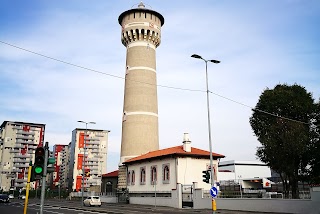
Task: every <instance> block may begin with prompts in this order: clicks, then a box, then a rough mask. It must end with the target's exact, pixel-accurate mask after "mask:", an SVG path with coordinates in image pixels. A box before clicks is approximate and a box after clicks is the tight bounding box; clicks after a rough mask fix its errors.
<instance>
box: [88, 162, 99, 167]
mask: <svg viewBox="0 0 320 214" xmlns="http://www.w3.org/2000/svg"><path fill="white" fill-rule="evenodd" d="M85 166H98V163H93V162H87V163H85Z"/></svg>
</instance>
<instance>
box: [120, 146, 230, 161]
mask: <svg viewBox="0 0 320 214" xmlns="http://www.w3.org/2000/svg"><path fill="white" fill-rule="evenodd" d="M170 155H175V156H189V157H190V156H193V157H195V156H196V157H206V158H209V157H210V152H208V151H205V150H202V149H197V148H193V147H191V152H186V151H184V150H183V145H182V146H175V147H170V148H167V149H161V150H157V151H152V152H148V153H146V154H143V155H140V156H138V157H135V158H131V159H129V160H126V161H125V162H123V163H124V164H126V163H132V162H136V161H142V160H147V159H154V158H158V157H164V156H170ZM212 157H213V159H217V158H224V157H225V156H224V155H221V154H218V153H214V152H213V153H212Z"/></svg>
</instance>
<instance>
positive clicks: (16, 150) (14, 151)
mask: <svg viewBox="0 0 320 214" xmlns="http://www.w3.org/2000/svg"><path fill="white" fill-rule="evenodd" d="M10 153H20V150H19V149H12V150H10Z"/></svg>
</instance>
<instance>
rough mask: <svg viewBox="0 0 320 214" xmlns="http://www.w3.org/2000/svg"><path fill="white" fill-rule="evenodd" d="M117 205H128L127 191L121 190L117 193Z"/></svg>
mask: <svg viewBox="0 0 320 214" xmlns="http://www.w3.org/2000/svg"><path fill="white" fill-rule="evenodd" d="M117 201H118V203H123V204H128V203H129V191H128V189H125V188H122V189H120V190H118V191H117Z"/></svg>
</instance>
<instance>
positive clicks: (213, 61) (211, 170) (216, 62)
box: [191, 54, 220, 213]
mask: <svg viewBox="0 0 320 214" xmlns="http://www.w3.org/2000/svg"><path fill="white" fill-rule="evenodd" d="M191 57H193V58H196V59H202V60H203V61H204V62H205V63H206V89H207V109H208V133H209V150H210V178H211V187H213V186H214V178H213V163H212V162H213V161H212V143H211V125H210V107H209V87H208V62H212V63H215V64H218V63H220V61H218V60H214V59H211V60H206V59H204V58H202V57H201V56H199V55H197V54H193V55H191ZM216 209H217V207H216V202H215V200H214V198H212V212H213V213H215V212H216Z"/></svg>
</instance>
